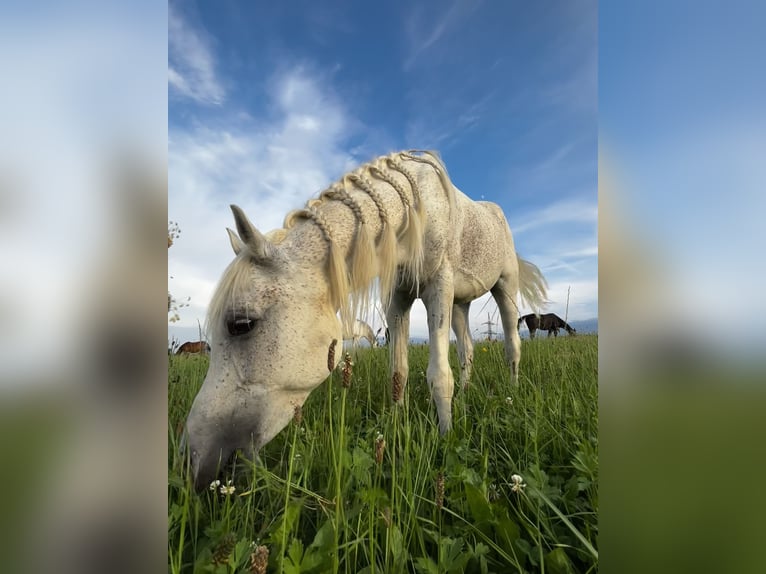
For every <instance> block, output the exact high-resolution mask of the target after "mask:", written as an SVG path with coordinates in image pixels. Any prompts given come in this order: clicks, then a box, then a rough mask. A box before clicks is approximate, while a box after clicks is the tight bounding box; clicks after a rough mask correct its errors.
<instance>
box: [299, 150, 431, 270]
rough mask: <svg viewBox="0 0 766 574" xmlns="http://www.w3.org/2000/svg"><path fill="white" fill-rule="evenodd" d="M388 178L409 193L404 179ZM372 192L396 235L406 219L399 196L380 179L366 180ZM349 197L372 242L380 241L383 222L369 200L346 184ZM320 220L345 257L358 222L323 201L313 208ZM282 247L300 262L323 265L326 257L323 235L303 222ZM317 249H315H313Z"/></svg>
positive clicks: (310, 223) (342, 209)
mask: <svg viewBox="0 0 766 574" xmlns="http://www.w3.org/2000/svg"><path fill="white" fill-rule="evenodd" d="M408 167H409V168H410V170H411V171H413V172H415V171H416V169H417V167H415V166H409V165H408ZM390 176H391V177H393V178H395V179H396V180H397V181H398V182H400V184H401V185H402V186H403V187H404V189H405V190H407V191H408V192H409V191H410V186H409V183H408V181H407V179H406V178H405V177H404V176H403V175H401V174H400V173H398V172H393V171H392V172H390ZM367 179H368V181H369V182H370V183H371V184H372V188H373V190H374V191H375V192H376V193H377V194H378V196H379V197H380V200H381V203H382V204H383V205H384V207H385V211H386V220H387V222H388V224H389V225H393V227H394V230H395V231H397V232H398V231H400V230H401V229H402V226H403V223H404V222H405V218H406V211H405V209H404V206H403V205H402V202H401V199H400V198H399V195H398V193H397V192H396V191H395V190H394V189H393V188H392V187H391V186H389V185H388V184H387V183H385V182H383V181H381V180H380V179H377V178H373V177H368V178H367ZM347 188H348V189H349V193H350V195H351V196H352V197H353V199H354V200H355V201H356V202H357V203H358V205H359V207H360V209H361V212H362V215H363V217H364V219H365V224H366V225H367V228H368V230H369V232H370V234H371V235H372V237H374V238H379V236H380V233H381V231H382V229H383V219H382V217H381V214H380V212H379V210H378V208H377V206H376V205H375V202H374V201H373V200H372V198H371V197H370V196H369V195H368V194H367V193H366V192H364V191H362V190H360V189H359V188H357V187H355V186H353V187H352V186H351V184H347ZM315 210H316V211H317V212H319V214H320V215H321V217H322V218H323V219H324V221H325V222H326V224H327V227H328V229H329V232H330V235H331V236H332V240H333V242H334V243H335V244H336V245H337V246H338V248H339V250H340V252H341V253H342V254H343V255H344V256H345V257H348V255H349V253H350V251H351V250H352V248H353V242H354V238H355V233H356V228H357V218H356V215H355V214H354V212H353V211H352V210H351V209H350V208H349V207H347V206H346V205H344V204H343V203H342V202H341V201H338V200H327V199H325V200H323V201H322V203H320V204H318V205H317V206H315ZM284 245H285V246H286V248H287V249H289V250H290V251H291V252H292V254H293V255H294V256H295V257H296V258H298V259H302V260H309V261H312V262H318V261H323V260H324V257H325V255H326V248H325V245H326V239H325V237H324V235H323V232H322V231H321V230H320V229H319V227H318V226H317V225H316V223H315V222H313V221H310V220H304V221H300V222H298V223H296V225H295V226H294V227H293V229H291V230H289V231H288V234H287V236H286V237H285V240H284ZM314 246H317V247H314Z"/></svg>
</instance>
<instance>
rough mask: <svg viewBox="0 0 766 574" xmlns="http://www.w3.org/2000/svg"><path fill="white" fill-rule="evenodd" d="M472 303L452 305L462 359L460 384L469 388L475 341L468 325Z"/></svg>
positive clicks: (458, 349)
mask: <svg viewBox="0 0 766 574" xmlns="http://www.w3.org/2000/svg"><path fill="white" fill-rule="evenodd" d="M470 308H471V304H470V303H455V304H454V305H453V306H452V330H453V331H454V332H455V337H456V338H457V357H458V360H459V361H460V385H461V386H462V387H463V389H467V388H468V385H469V383H470V382H471V370H472V367H473V341H472V340H471V330H470V328H469V326H468V311H469V309H470Z"/></svg>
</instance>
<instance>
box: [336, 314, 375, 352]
mask: <svg viewBox="0 0 766 574" xmlns="http://www.w3.org/2000/svg"><path fill="white" fill-rule="evenodd" d="M361 339H367V341H368V342H369V343H370V346H371V347H377V346H378V338H377V337H376V336H375V332H374V331H373V330H372V327H370V326H369V325H368V324H367V323H365V322H364V321H360V320H359V319H356V320H355V321H354V323H353V325H351V330H349V331H345V330H344V331H343V340H344V341H348V340H351V343H352V344H353V346H354V348H356V347H357V346H358V345H359V341H360V340H361Z"/></svg>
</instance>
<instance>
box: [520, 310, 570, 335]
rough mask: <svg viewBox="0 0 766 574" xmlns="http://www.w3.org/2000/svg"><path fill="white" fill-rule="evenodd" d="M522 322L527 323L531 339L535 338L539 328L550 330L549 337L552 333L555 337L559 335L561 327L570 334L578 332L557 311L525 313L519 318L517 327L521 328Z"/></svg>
mask: <svg viewBox="0 0 766 574" xmlns="http://www.w3.org/2000/svg"><path fill="white" fill-rule="evenodd" d="M522 323H526V324H527V328H528V329H529V338H530V339H534V338H535V331H537V330H538V329H540V330H541V331H548V336H549V337H550V336H551V333H553V336H554V337H558V336H559V329H566V331H567V333H569V334H570V335H576V334H577V330H575V328H574V327H572V326H571V325H570V324H569V323H567V322H566V321H564V319H562V318H561V317H559V316H558V315H556V314H555V313H545V314H544V315H535V314H534V313H532V314H530V315H524V316H523V317H521V318H520V319H519V323H518V325H517V328H519V329H520V328H521V324H522Z"/></svg>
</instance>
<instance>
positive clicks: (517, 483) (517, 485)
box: [511, 474, 527, 492]
mask: <svg viewBox="0 0 766 574" xmlns="http://www.w3.org/2000/svg"><path fill="white" fill-rule="evenodd" d="M523 480H524V479H523V478H521V476H520V475H518V474H512V475H511V482H512V483H513V486H512V487H511V490H512V491H513V492H519V491H521V490H522V489H524V488H526V487H527V485H526V484H524V483H523Z"/></svg>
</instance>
